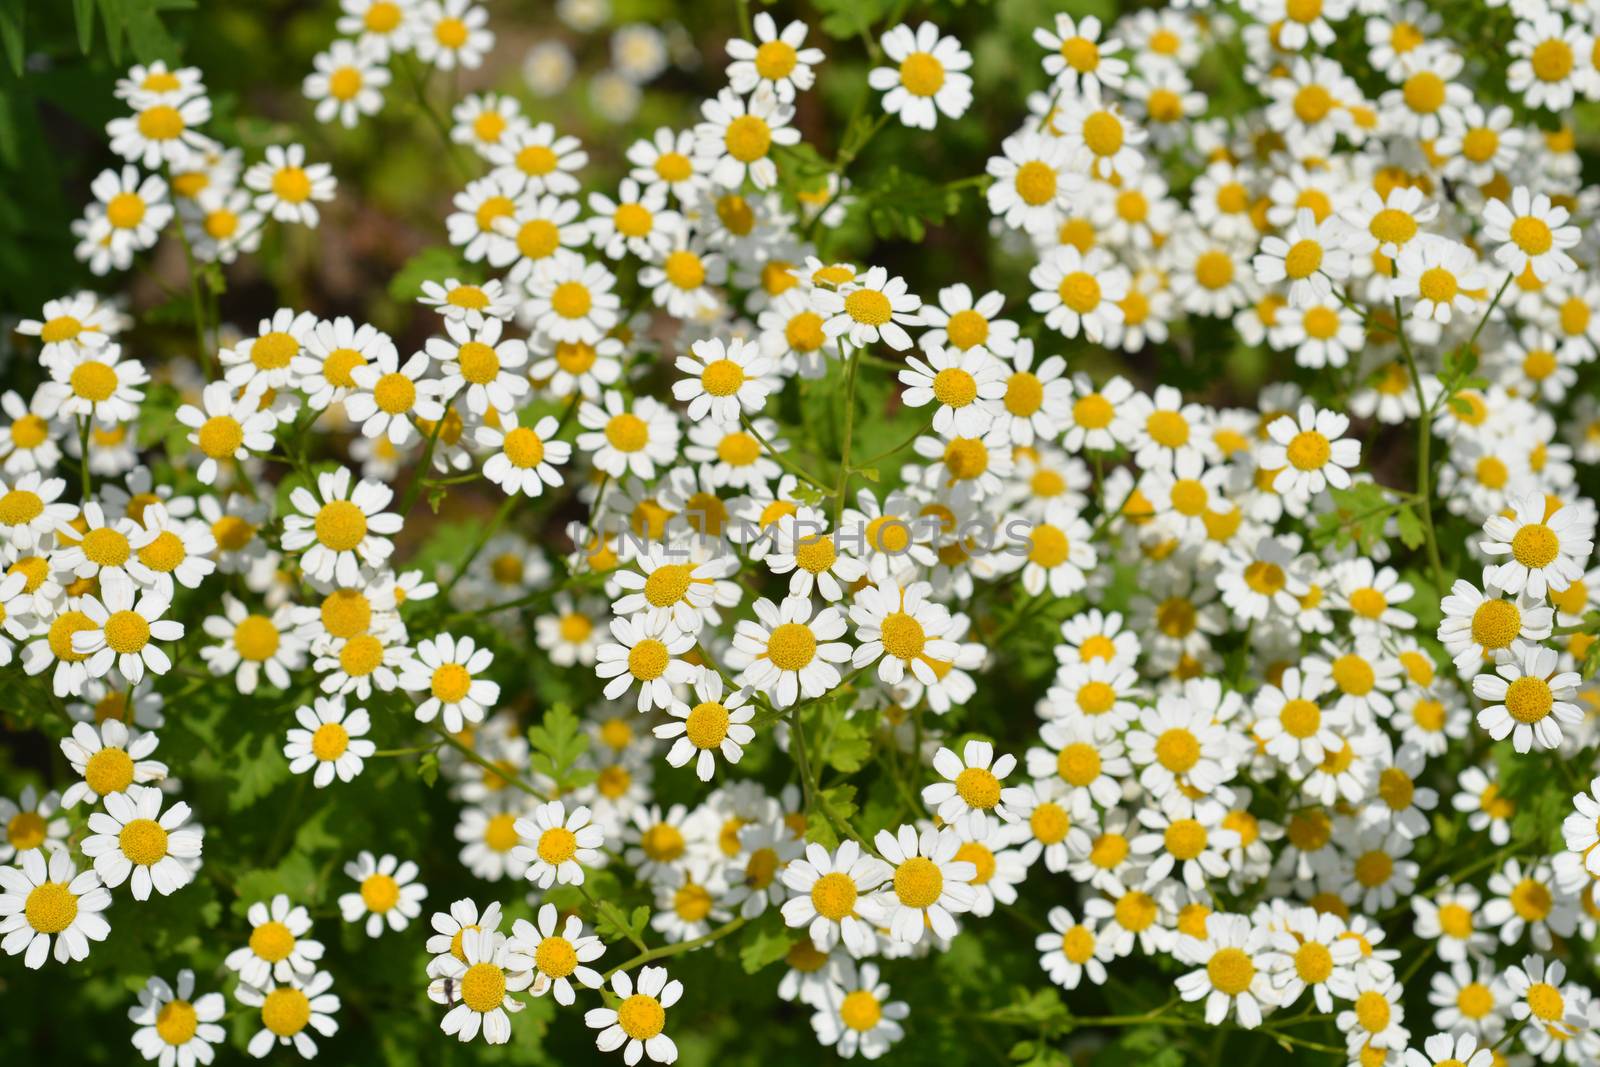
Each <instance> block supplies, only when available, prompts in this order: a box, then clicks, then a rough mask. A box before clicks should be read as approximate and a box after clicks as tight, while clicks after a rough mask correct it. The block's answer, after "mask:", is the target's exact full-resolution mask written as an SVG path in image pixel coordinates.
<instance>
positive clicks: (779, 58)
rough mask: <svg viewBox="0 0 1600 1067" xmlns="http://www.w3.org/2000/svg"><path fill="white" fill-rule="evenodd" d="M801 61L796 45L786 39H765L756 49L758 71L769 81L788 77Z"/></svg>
mask: <svg viewBox="0 0 1600 1067" xmlns="http://www.w3.org/2000/svg"><path fill="white" fill-rule="evenodd" d="M799 62H800V57H799V55H797V54H796V52H795V50H794V46H793V45H791V44H789V43H788V42H786V41H781V40H772V41H764V42H762V44H761V47H760V48H757V49H756V58H755V64H756V73H757V74H759V75H760V76H761V77H763V78H765V79H767V80H768V81H777V80H779V79H780V78H787V77H788V76H789V74H790V72H792V71H793V70H794V68H795V65H796V64H797V63H799Z"/></svg>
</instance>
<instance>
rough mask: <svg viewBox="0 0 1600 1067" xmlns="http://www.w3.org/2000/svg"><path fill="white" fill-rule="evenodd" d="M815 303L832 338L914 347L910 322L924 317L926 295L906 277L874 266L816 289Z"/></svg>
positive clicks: (860, 343) (901, 348) (897, 348)
mask: <svg viewBox="0 0 1600 1067" xmlns="http://www.w3.org/2000/svg"><path fill="white" fill-rule="evenodd" d="M811 303H812V306H813V307H814V308H816V310H817V313H818V314H820V315H821V316H822V317H823V324H822V331H823V333H824V335H825V336H827V337H828V338H829V339H830V340H833V339H835V338H839V337H844V338H847V339H848V340H849V342H850V344H852V345H854V346H855V347H856V348H861V347H864V346H866V345H870V344H876V343H877V342H878V341H880V340H881V341H882V342H883V343H884V344H886V345H888V346H889V347H890V348H892V349H894V350H895V351H897V352H903V351H905V350H906V349H908V348H910V347H911V335H910V334H908V333H907V332H906V331H905V327H906V326H915V325H918V324H920V323H921V321H922V319H921V316H920V314H919V312H918V309H919V308H921V307H922V299H921V298H920V297H918V296H917V295H916V294H915V293H912V292H910V291H909V289H908V287H907V286H906V281H905V279H904V278H900V277H891V276H890V274H889V272H888V271H887V270H885V269H884V268H882V267H873V268H871V269H870V270H868V271H867V272H866V273H864V274H861V275H859V276H857V277H856V278H854V279H853V280H851V281H850V282H848V283H847V284H845V285H842V286H840V287H839V288H837V289H824V288H818V289H815V290H813V291H812V294H811Z"/></svg>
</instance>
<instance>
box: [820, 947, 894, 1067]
mask: <svg viewBox="0 0 1600 1067" xmlns="http://www.w3.org/2000/svg"><path fill="white" fill-rule="evenodd" d="M831 971H832V974H831V977H830V980H829V981H828V983H827V987H826V990H825V992H824V994H823V998H822V1000H821V1002H820V1003H819V1004H817V1005H816V1007H817V1008H818V1009H819V1010H818V1011H817V1012H816V1013H815V1014H813V1015H812V1016H811V1028H812V1029H813V1030H815V1031H816V1034H817V1041H818V1043H819V1044H821V1045H823V1046H824V1047H829V1048H832V1049H834V1051H836V1052H837V1053H838V1054H839V1056H840V1058H842V1059H850V1058H852V1057H854V1056H855V1055H856V1053H858V1052H859V1053H860V1054H861V1057H862V1058H863V1059H868V1060H875V1059H877V1058H878V1057H879V1056H882V1055H883V1054H884V1053H885V1052H887V1051H888V1050H889V1048H890V1047H891V1046H892V1045H893V1044H894V1043H895V1042H896V1041H899V1040H900V1038H901V1037H903V1036H904V1034H905V1030H904V1028H903V1027H902V1026H901V1025H900V1020H902V1019H904V1018H905V1017H906V1016H908V1015H910V1014H911V1008H910V1006H909V1005H907V1004H906V1002H905V1001H903V1000H890V999H889V986H888V983H886V982H882V981H880V980H879V975H878V967H877V965H876V964H873V963H862V964H859V965H858V964H857V963H856V962H855V961H854V960H850V959H841V960H839V961H837V963H836V964H835V965H834V966H833V967H832V968H831Z"/></svg>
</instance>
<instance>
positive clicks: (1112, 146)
mask: <svg viewBox="0 0 1600 1067" xmlns="http://www.w3.org/2000/svg"><path fill="white" fill-rule="evenodd" d="M1122 141H1123V131H1122V120H1121V119H1119V118H1117V116H1116V115H1114V114H1112V113H1111V112H1110V111H1096V112H1095V113H1094V114H1092V115H1090V116H1089V117H1088V118H1086V119H1084V120H1083V143H1084V144H1086V145H1088V146H1089V151H1091V152H1093V153H1094V154H1095V155H1097V156H1100V157H1102V158H1104V157H1106V156H1114V155H1116V154H1117V153H1118V152H1119V151H1121V150H1122Z"/></svg>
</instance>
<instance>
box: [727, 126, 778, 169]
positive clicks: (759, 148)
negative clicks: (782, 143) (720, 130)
mask: <svg viewBox="0 0 1600 1067" xmlns="http://www.w3.org/2000/svg"><path fill="white" fill-rule="evenodd" d="M722 143H723V144H724V145H726V146H727V149H728V154H729V155H730V156H732V157H733V158H734V159H737V160H738V161H739V162H740V163H754V162H755V161H756V160H758V159H761V158H762V157H764V156H765V155H766V154H767V150H768V149H769V148H771V147H772V127H771V126H768V125H767V123H766V120H765V119H762V118H760V117H759V116H756V115H740V116H739V117H738V118H736V119H734V120H733V121H732V122H730V123H728V129H727V131H726V132H725V133H724V134H723V135H722Z"/></svg>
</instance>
